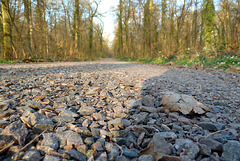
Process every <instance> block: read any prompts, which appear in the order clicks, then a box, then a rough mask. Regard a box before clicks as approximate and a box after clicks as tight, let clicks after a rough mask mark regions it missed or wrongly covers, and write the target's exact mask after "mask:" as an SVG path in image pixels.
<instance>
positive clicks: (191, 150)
mask: <svg viewBox="0 0 240 161" xmlns="http://www.w3.org/2000/svg"><path fill="white" fill-rule="evenodd" d="M199 152H200V148H199V147H198V145H197V144H194V145H193V146H191V147H190V148H189V149H188V152H187V156H188V157H189V158H190V159H195V158H196V157H197V156H198V153H199Z"/></svg>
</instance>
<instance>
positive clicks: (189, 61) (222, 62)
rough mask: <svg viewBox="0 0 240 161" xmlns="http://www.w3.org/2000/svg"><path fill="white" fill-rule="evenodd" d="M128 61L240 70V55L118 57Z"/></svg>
mask: <svg viewBox="0 0 240 161" xmlns="http://www.w3.org/2000/svg"><path fill="white" fill-rule="evenodd" d="M117 60H121V61H127V62H141V63H151V64H166V65H177V66H185V67H199V68H208V69H222V70H233V71H236V70H239V69H240V56H219V57H206V56H204V55H202V56H195V57H189V56H186V55H185V56H181V57H180V56H178V57H177V56H169V57H158V58H144V59H117Z"/></svg>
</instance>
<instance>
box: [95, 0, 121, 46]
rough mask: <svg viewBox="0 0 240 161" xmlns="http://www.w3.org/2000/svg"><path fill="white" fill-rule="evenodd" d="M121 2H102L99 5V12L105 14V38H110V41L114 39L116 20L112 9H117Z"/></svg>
mask: <svg viewBox="0 0 240 161" xmlns="http://www.w3.org/2000/svg"><path fill="white" fill-rule="evenodd" d="M118 2H119V0H102V2H101V3H100V5H99V8H98V11H99V12H100V13H102V14H103V18H102V20H103V22H104V35H103V36H104V38H107V37H108V38H109V40H110V41H112V40H113V38H114V26H115V18H116V16H114V13H113V12H112V7H114V8H116V7H117V6H118Z"/></svg>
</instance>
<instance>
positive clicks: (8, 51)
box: [2, 0, 14, 60]
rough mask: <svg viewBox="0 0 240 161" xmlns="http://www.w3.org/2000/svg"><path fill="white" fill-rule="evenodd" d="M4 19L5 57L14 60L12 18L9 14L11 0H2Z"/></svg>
mask: <svg viewBox="0 0 240 161" xmlns="http://www.w3.org/2000/svg"><path fill="white" fill-rule="evenodd" d="M2 20H3V46H4V57H5V58H6V59H7V60H13V58H14V57H13V52H12V43H11V23H10V22H11V20H10V15H9V0H3V1H2Z"/></svg>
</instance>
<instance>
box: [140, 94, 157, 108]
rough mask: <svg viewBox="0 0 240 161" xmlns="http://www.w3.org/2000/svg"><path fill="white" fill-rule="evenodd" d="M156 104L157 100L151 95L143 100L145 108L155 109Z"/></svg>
mask: <svg viewBox="0 0 240 161" xmlns="http://www.w3.org/2000/svg"><path fill="white" fill-rule="evenodd" d="M154 102H155V98H154V97H152V96H150V95H146V96H144V97H143V98H142V104H143V105H144V106H147V107H154Z"/></svg>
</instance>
